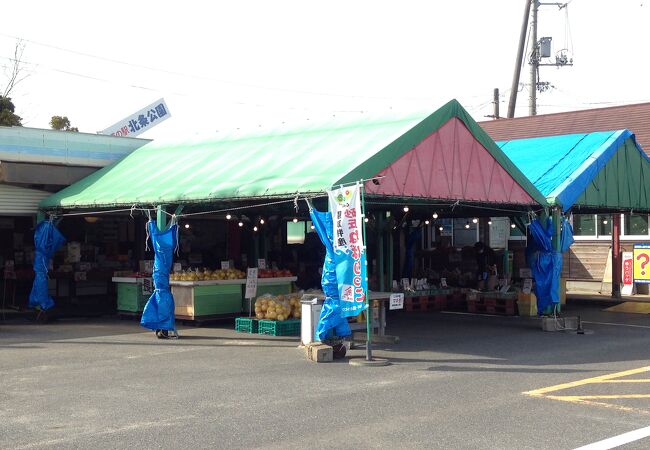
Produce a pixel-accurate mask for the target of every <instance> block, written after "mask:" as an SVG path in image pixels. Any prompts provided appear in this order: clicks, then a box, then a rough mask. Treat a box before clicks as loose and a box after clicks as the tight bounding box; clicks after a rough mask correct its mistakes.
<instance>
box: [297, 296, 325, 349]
mask: <svg viewBox="0 0 650 450" xmlns="http://www.w3.org/2000/svg"><path fill="white" fill-rule="evenodd" d="M324 301H325V298H324V297H323V296H320V295H314V294H304V295H303V296H302V298H301V299H300V313H301V314H300V317H301V322H300V342H301V343H302V345H307V344H309V343H311V342H314V341H316V326H317V325H318V319H319V318H320V312H321V310H322V309H323V302H324Z"/></svg>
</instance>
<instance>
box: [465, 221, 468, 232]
mask: <svg viewBox="0 0 650 450" xmlns="http://www.w3.org/2000/svg"><path fill="white" fill-rule="evenodd" d="M465 229H467V230H469V221H467V222H465Z"/></svg>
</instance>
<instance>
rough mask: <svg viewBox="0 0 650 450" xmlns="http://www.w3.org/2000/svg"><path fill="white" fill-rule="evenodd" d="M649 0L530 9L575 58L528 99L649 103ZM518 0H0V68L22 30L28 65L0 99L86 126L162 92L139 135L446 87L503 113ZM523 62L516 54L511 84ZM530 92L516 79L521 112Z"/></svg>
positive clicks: (191, 132)
mask: <svg viewBox="0 0 650 450" xmlns="http://www.w3.org/2000/svg"><path fill="white" fill-rule="evenodd" d="M645 3H646V2H644V1H641V0H617V1H613V0H609V1H606V0H571V1H570V2H569V5H568V8H566V9H562V10H559V9H558V8H557V7H556V6H543V7H541V9H540V24H539V32H538V35H539V36H540V37H541V36H552V37H553V53H555V52H556V51H558V50H560V49H562V48H568V49H569V51H570V56H571V57H573V58H574V63H575V65H574V66H573V67H564V68H561V69H557V68H554V67H543V68H541V69H540V71H541V80H542V81H548V82H550V83H551V84H552V85H553V86H555V88H554V89H552V90H551V91H549V92H545V93H542V94H540V95H539V106H538V113H540V114H543V113H549V112H557V111H567V110H574V109H584V108H594V107H601V106H611V105H616V104H623V103H637V102H647V101H650V88H649V87H648V78H649V71H648V70H649V68H650V61H649V60H650V57H649V56H648V55H649V52H650V50H649V48H650V45H649V44H650V32H649V31H648V29H649V26H650V2H648V4H647V5H646V4H645ZM523 8H524V1H522V0H492V1H485V0H465V1H463V0H455V1H453V0H452V1H448V0H446V1H443V0H429V1H419V2H416V1H405V0H402V1H390V2H388V1H377V0H373V1H355V0H347V1H328V2H316V1H309V0H300V1H268V0H266V1H246V0H236V1H227V2H226V1H211V2H208V1H194V0H185V1H183V2H178V1H174V2H171V1H170V2H167V1H157V2H144V1H140V2H139V1H133V0H132V1H129V2H125V1H121V0H114V1H110V2H109V1H107V2H99V1H87V0H86V1H59V2H51V1H48V2H46V1H34V0H20V1H12V2H6V4H3V7H2V16H3V18H2V28H1V29H0V66H7V65H10V64H11V61H10V59H9V58H11V57H12V56H13V49H14V46H15V43H16V38H22V39H23V43H24V44H25V50H24V54H23V58H22V59H23V69H24V71H23V74H24V75H27V78H25V79H24V80H23V81H21V82H20V83H19V84H18V85H17V86H16V87H15V89H14V92H13V93H12V97H13V99H14V103H15V104H16V106H17V113H18V114H19V115H20V116H21V117H22V118H23V125H25V126H30V127H39V128H48V127H49V125H48V124H49V120H50V117H51V116H53V115H65V116H67V117H69V118H70V120H71V122H72V125H73V126H77V127H78V128H79V129H80V131H85V132H91V133H94V132H96V131H99V130H102V129H104V128H107V127H109V126H111V125H113V124H114V123H115V122H117V121H119V120H120V119H122V118H124V117H126V116H128V115H129V114H131V113H133V112H135V111H137V110H139V109H141V108H143V107H145V106H146V105H148V104H150V103H152V102H154V101H155V100H157V99H159V98H161V97H163V98H164V99H165V100H166V102H167V105H168V107H169V109H170V111H171V114H172V118H171V119H169V120H167V121H166V122H164V123H161V124H160V125H159V126H157V127H155V128H151V129H150V130H149V131H147V132H146V133H144V134H143V135H142V137H147V138H154V139H166V138H183V137H185V136H187V137H191V136H196V135H209V134H214V133H224V132H227V131H229V130H232V129H235V128H252V127H258V126H264V127H269V126H272V127H273V126H277V125H278V124H281V123H282V122H285V124H286V126H291V125H292V124H298V123H301V122H304V121H305V120H307V119H310V120H322V119H324V118H326V117H329V116H332V115H336V116H337V117H339V118H340V117H341V116H350V117H355V116H358V115H360V114H367V113H375V112H383V111H386V110H389V109H391V108H392V109H393V110H398V111H402V110H405V111H406V110H409V111H422V110H430V111H434V110H435V109H437V108H438V107H439V106H441V105H442V104H444V103H446V102H447V101H448V100H450V99H452V98H456V99H458V100H459V101H460V102H461V104H462V105H463V106H465V108H466V109H468V110H469V112H470V113H471V114H472V115H473V116H474V118H475V119H477V120H485V117H484V116H486V115H488V114H491V113H492V92H493V89H494V88H499V89H500V91H501V113H502V115H505V113H506V110H507V103H508V96H509V95H510V85H511V82H512V72H513V69H514V63H515V57H516V49H517V43H518V38H519V32H520V27H521V21H522V16H523ZM567 11H568V14H567ZM567 17H568V20H567ZM569 30H570V33H569V32H568V31H569ZM528 76H529V75H528V66H526V67H524V69H523V71H522V79H521V81H522V83H527V82H528ZM5 81H6V78H4V77H3V78H0V87H2V86H4V82H5ZM527 101H528V86H525V85H522V86H521V92H519V96H518V102H517V104H518V107H517V113H516V115H517V116H521V115H526V114H527V113H528V104H527Z"/></svg>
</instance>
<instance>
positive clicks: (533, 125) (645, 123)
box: [479, 103, 650, 155]
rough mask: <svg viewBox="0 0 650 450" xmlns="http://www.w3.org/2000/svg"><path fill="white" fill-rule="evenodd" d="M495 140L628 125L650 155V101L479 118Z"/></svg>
mask: <svg viewBox="0 0 650 450" xmlns="http://www.w3.org/2000/svg"><path fill="white" fill-rule="evenodd" d="M479 125H480V126H481V127H482V128H483V129H484V130H485V131H487V133H488V134H489V135H490V136H491V137H492V139H494V140H495V141H505V140H511V139H522V138H531V137H539V136H556V135H564V134H575V133H591V132H594V131H608V130H622V129H628V130H630V131H631V132H632V133H634V135H635V136H636V142H637V143H638V144H639V146H641V148H642V149H643V150H644V151H645V152H646V154H648V155H650V103H637V104H633V105H622V106H611V107H605V108H595V109H585V110H580V111H568V112H561V113H554V114H540V115H537V116H528V117H515V118H513V119H499V120H490V121H485V122H479Z"/></svg>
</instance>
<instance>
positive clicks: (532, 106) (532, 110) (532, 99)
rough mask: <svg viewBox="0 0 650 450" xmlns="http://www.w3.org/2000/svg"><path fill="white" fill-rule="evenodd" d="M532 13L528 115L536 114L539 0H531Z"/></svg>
mask: <svg viewBox="0 0 650 450" xmlns="http://www.w3.org/2000/svg"><path fill="white" fill-rule="evenodd" d="M532 2H533V14H532V16H531V19H530V27H531V33H530V43H531V47H532V51H531V53H530V96H529V97H528V115H529V116H536V115H537V68H538V67H539V66H538V64H539V44H538V43H537V11H538V9H539V1H538V0H532Z"/></svg>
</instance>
